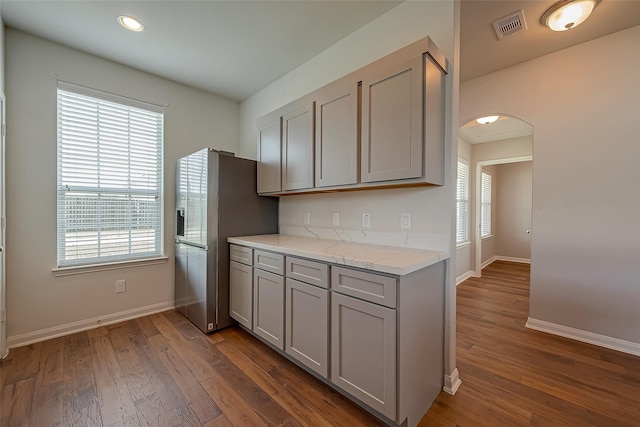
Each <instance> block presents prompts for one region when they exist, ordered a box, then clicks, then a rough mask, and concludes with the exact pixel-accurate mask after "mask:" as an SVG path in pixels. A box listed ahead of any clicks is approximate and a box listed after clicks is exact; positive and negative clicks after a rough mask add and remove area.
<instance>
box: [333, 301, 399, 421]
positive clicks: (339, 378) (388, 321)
mask: <svg viewBox="0 0 640 427" xmlns="http://www.w3.org/2000/svg"><path fill="white" fill-rule="evenodd" d="M331 381H332V382H333V383H334V384H335V385H337V386H338V387H340V388H342V389H343V390H345V391H346V392H348V393H350V394H352V395H353V396H355V397H356V398H358V399H360V400H361V401H362V402H364V403H365V404H367V405H369V406H370V407H372V408H373V409H375V410H377V411H379V412H380V413H382V414H383V415H385V416H387V417H389V418H390V419H392V420H395V419H396V312H395V310H392V309H389V308H386V307H381V306H379V305H376V304H372V303H369V302H365V301H361V300H358V299H355V298H351V297H348V296H345V295H340V294H338V293H336V292H332V293H331Z"/></svg>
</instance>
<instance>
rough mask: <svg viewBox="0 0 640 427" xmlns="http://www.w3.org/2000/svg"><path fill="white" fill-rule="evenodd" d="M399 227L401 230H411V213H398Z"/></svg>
mask: <svg viewBox="0 0 640 427" xmlns="http://www.w3.org/2000/svg"><path fill="white" fill-rule="evenodd" d="M400 228H401V229H403V230H411V213H410V212H403V213H401V214H400Z"/></svg>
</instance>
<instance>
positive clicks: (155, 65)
mask: <svg viewBox="0 0 640 427" xmlns="http://www.w3.org/2000/svg"><path fill="white" fill-rule="evenodd" d="M429 1H437V0H429ZM554 2H555V0H529V1H512V0H489V1H487V0H462V6H461V36H460V40H461V47H460V51H461V62H460V66H461V80H463V81H464V80H467V79H470V78H473V77H477V76H480V75H482V74H486V73H489V72H492V71H496V70H498V69H501V68H505V67H509V66H512V65H515V64H517V63H520V62H524V61H527V60H529V59H532V58H535V57H538V56H541V55H544V54H547V53H551V52H554V51H557V50H560V49H564V48H566V47H569V46H572V45H575V44H578V43H582V42H585V41H588V40H591V39H594V38H597V37H600V36H603V35H606V34H610V33H613V32H616V31H619V30H622V29H624V28H628V27H631V26H634V25H639V24H640V0H602V1H601V2H600V3H599V5H598V6H597V7H596V9H595V10H594V12H593V15H592V17H591V18H589V20H587V21H586V22H585V23H584V24H582V25H581V26H579V27H576V28H575V29H572V30H570V31H565V32H562V33H554V32H552V31H551V30H549V29H547V28H546V27H543V26H542V25H541V24H540V23H539V19H540V16H541V15H542V13H543V12H544V11H545V10H546V8H548V7H549V6H551V5H552V4H554ZM399 3H400V2H399V1H395V0H394V1H381V0H338V1H329V0H289V1H271V0H258V1H249V0H231V1H213V0H201V1H186V0H162V1H160V0H146V1H128V0H110V1H98V0H83V1H68V0H44V1H33V0H0V13H1V15H2V18H3V20H4V23H5V25H7V26H10V27H14V28H17V29H20V30H23V31H26V32H29V33H32V34H35V35H38V36H41V37H44V38H47V39H50V40H53V41H56V42H59V43H62V44H65V45H68V46H71V47H74V48H77V49H80V50H83V51H86V52H89V53H93V54H95V55H98V56H102V57H104V58H107V59H110V60H113V61H116V62H120V63H123V64H126V65H129V66H132V67H134V68H138V69H140V70H143V71H147V72H150V73H153V74H157V75H159V76H162V77H165V78H168V79H171V80H175V81H178V82H181V83H184V84H187V85H191V86H194V87H196V88H199V89H203V90H206V91H209V92H212V93H216V94H219V95H222V96H225V97H228V98H230V99H234V100H238V101H240V100H243V99H245V98H247V97H248V96H251V95H252V94H254V93H256V92H257V91H259V90H260V89H262V88H264V87H265V86H267V85H269V84H270V83H271V82H273V81H275V80H277V79H278V78H279V77H281V76H283V75H284V74H286V73H288V72H289V71H291V70H292V69H294V68H296V67H297V66H298V65H300V64H302V63H304V62H305V61H307V60H309V59H310V58H312V57H313V56H315V55H317V54H318V53H320V52H322V51H323V50H325V49H327V48H328V47H329V46H331V45H332V44H334V43H336V42H337V41H338V40H340V39H342V38H343V37H345V36H346V35H347V34H350V33H351V32H353V31H355V30H356V29H358V28H360V27H361V26H363V25H365V24H367V23H368V22H370V21H372V20H374V19H375V18H376V17H378V16H380V15H382V14H384V13H385V12H387V11H389V10H390V9H391V8H393V7H395V6H396V5H398V4H399ZM518 9H523V10H524V12H525V18H526V20H527V25H528V30H527V31H525V32H521V33H517V34H515V35H513V36H509V37H506V38H505V39H503V40H502V41H498V38H497V36H496V35H495V33H494V31H493V27H492V25H491V23H492V22H493V21H494V20H496V19H498V18H501V17H503V16H505V15H507V14H509V13H511V12H514V11H516V10H518ZM123 14H129V15H134V16H137V17H138V18H140V19H141V20H142V21H143V22H144V24H145V31H143V32H141V33H132V32H129V31H127V30H125V29H123V28H121V27H120V26H118V25H117V23H116V18H117V16H118V15H123ZM70 23H74V24H75V25H74V26H72V25H71V24H70Z"/></svg>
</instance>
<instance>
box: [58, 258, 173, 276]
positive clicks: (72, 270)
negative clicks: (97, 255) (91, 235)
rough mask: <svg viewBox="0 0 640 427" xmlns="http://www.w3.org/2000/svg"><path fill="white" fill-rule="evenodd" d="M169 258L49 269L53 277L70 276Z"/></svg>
mask: <svg viewBox="0 0 640 427" xmlns="http://www.w3.org/2000/svg"><path fill="white" fill-rule="evenodd" d="M168 259H169V258H168V257H166V256H159V257H154V258H144V259H136V260H131V261H120V262H110V263H105V264H90V265H79V266H72V267H57V268H53V269H51V273H52V274H53V275H54V276H55V277H60V276H71V275H74V274H84V273H95V272H98V271H109V270H119V269H121V268H131V267H142V266H147V265H155V264H164V263H166V262H167V260H168Z"/></svg>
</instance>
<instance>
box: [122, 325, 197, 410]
mask: <svg viewBox="0 0 640 427" xmlns="http://www.w3.org/2000/svg"><path fill="white" fill-rule="evenodd" d="M127 326H128V329H129V330H128V332H129V338H130V340H131V342H132V343H133V346H134V348H135V352H136V354H137V355H138V358H139V359H140V362H141V364H142V367H143V368H144V370H145V372H146V374H147V378H148V379H149V381H150V382H151V385H152V386H153V389H154V391H155V393H156V394H157V395H158V397H159V398H160V402H161V403H162V409H163V410H164V412H165V413H166V415H167V417H169V415H170V411H172V410H173V409H174V408H180V411H182V409H181V408H183V407H188V404H187V400H186V398H185V396H183V395H182V393H181V392H180V389H179V387H178V386H177V384H176V383H175V381H174V380H173V378H172V377H171V375H169V372H168V371H167V368H166V366H164V364H163V363H162V361H161V360H160V358H159V355H158V354H157V352H156V350H155V349H154V348H153V347H152V346H151V343H150V342H149V339H148V338H147V337H146V335H145V334H144V333H143V332H142V330H141V329H140V328H139V327H138V324H137V323H136V322H129V323H127ZM194 417H195V416H194ZM196 418H197V417H196Z"/></svg>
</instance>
